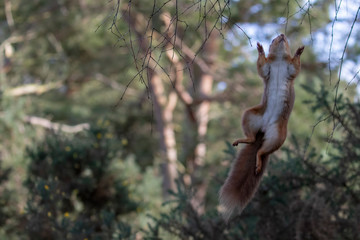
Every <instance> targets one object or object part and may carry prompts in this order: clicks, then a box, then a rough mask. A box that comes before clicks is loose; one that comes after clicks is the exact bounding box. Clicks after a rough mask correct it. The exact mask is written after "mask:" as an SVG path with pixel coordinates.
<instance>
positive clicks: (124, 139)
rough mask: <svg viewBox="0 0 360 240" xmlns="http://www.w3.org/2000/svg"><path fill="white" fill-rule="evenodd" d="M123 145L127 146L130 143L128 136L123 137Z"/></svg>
mask: <svg viewBox="0 0 360 240" xmlns="http://www.w3.org/2000/svg"><path fill="white" fill-rule="evenodd" d="M121 143H122V145H124V146H126V145H127V144H128V140H127V139H126V138H123V139H122V140H121Z"/></svg>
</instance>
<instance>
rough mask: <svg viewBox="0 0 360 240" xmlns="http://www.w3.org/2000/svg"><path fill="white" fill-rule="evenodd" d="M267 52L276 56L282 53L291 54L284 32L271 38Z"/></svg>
mask: <svg viewBox="0 0 360 240" xmlns="http://www.w3.org/2000/svg"><path fill="white" fill-rule="evenodd" d="M269 53H270V54H271V55H275V56H276V57H284V55H289V56H290V55H291V52H290V46H289V42H288V40H287V38H286V36H285V35H284V34H280V35H279V36H277V37H276V38H274V39H273V41H272V42H271V45H270V49H269Z"/></svg>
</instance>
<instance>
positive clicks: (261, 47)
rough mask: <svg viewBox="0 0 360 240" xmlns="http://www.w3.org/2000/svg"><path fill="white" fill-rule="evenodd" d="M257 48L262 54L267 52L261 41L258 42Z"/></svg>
mask: <svg viewBox="0 0 360 240" xmlns="http://www.w3.org/2000/svg"><path fill="white" fill-rule="evenodd" d="M257 50H258V52H259V54H260V55H263V54H265V52H264V48H263V46H262V45H261V44H260V43H257Z"/></svg>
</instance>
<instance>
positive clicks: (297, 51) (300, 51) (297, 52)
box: [295, 46, 305, 56]
mask: <svg viewBox="0 0 360 240" xmlns="http://www.w3.org/2000/svg"><path fill="white" fill-rule="evenodd" d="M304 48H305V46H302V47H299V48H298V49H297V50H296V53H295V56H300V55H301V54H302V53H303V51H304Z"/></svg>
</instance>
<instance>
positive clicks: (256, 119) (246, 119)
mask: <svg viewBox="0 0 360 240" xmlns="http://www.w3.org/2000/svg"><path fill="white" fill-rule="evenodd" d="M257 111H258V109H249V110H247V111H245V113H244V116H243V120H242V128H243V131H244V134H245V136H246V138H240V139H237V140H236V141H234V142H233V146H237V145H238V144H239V143H246V144H250V143H254V142H255V140H256V134H257V133H258V132H259V130H260V128H261V126H262V117H261V116H260V115H259V114H257V113H256V112H257Z"/></svg>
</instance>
